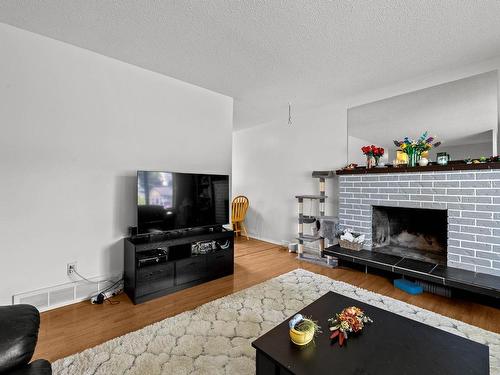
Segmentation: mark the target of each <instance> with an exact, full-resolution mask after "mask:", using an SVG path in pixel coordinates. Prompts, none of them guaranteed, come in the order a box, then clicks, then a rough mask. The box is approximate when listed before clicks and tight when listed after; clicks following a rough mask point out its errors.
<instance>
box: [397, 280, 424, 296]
mask: <svg viewBox="0 0 500 375" xmlns="http://www.w3.org/2000/svg"><path fill="white" fill-rule="evenodd" d="M394 286H395V287H396V288H398V289H401V290H402V291H403V292H406V293H408V294H414V295H415V294H422V292H423V291H424V290H423V288H422V287H421V286H420V285H418V284H417V283H414V282H411V281H409V280H406V279H396V280H394Z"/></svg>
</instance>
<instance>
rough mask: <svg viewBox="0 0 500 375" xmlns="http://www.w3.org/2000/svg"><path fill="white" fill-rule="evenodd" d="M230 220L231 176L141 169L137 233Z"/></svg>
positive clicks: (227, 221) (207, 225)
mask: <svg viewBox="0 0 500 375" xmlns="http://www.w3.org/2000/svg"><path fill="white" fill-rule="evenodd" d="M227 223H229V176H227V175H214V174H194V173H177V172H155V171H138V172H137V233H138V234H146V233H151V234H153V233H159V232H167V231H172V230H180V229H190V228H199V227H209V226H219V225H224V224H227Z"/></svg>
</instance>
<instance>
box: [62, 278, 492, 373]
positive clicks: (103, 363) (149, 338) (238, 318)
mask: <svg viewBox="0 0 500 375" xmlns="http://www.w3.org/2000/svg"><path fill="white" fill-rule="evenodd" d="M330 290H331V291H333V292H337V293H340V294H343V295H345V296H347V297H351V298H354V299H356V300H359V301H363V302H366V303H368V304H370V305H373V306H377V307H379V308H382V309H385V310H388V311H392V312H394V313H397V314H400V315H402V316H405V317H407V318H410V319H414V320H417V321H419V322H423V323H426V324H429V325H431V326H434V327H438V328H440V329H442V330H445V331H448V332H451V333H453V334H456V335H459V336H463V337H467V338H469V339H471V340H474V341H477V342H480V343H483V344H486V345H488V346H489V347H490V366H491V373H492V374H499V373H500V335H498V334H495V333H493V332H489V331H485V330H483V329H480V328H477V327H473V326H471V325H469V324H466V323H462V322H460V321H457V320H453V319H450V318H447V317H444V316H442V315H439V314H436V313H433V312H430V311H427V310H424V309H421V308H419V307H416V306H413V305H409V304H407V303H404V302H401V301H397V300H394V299H392V298H389V297H385V296H382V295H380V294H377V293H373V292H369V291H366V290H364V289H360V288H357V287H355V286H353V285H350V284H346V283H344V282H340V281H335V280H332V279H330V278H328V277H326V276H322V275H317V274H315V273H312V272H308V271H305V270H302V269H298V270H295V271H292V272H289V273H287V274H284V275H281V276H279V277H276V278H274V279H271V280H269V281H266V282H264V283H261V284H258V285H255V286H253V287H251V288H248V289H245V290H242V291H240V292H238V293H235V294H232V295H229V296H227V297H223V298H220V299H218V300H216V301H213V302H209V303H206V304H204V305H202V306H200V307H198V308H196V309H195V310H193V311H187V312H184V313H182V314H179V315H177V316H174V317H172V318H168V319H165V320H163V321H161V322H158V323H155V324H152V325H150V326H147V327H145V328H143V329H141V330H138V331H136V332H132V333H129V334H127V335H124V336H122V337H118V338H116V339H113V340H110V341H108V342H105V343H104V344H102V345H99V346H96V347H94V348H91V349H88V350H85V351H84V352H81V353H78V354H75V355H72V356H70V357H66V358H63V359H61V360H59V361H57V362H55V363H54V364H53V365H52V368H53V371H54V373H55V374H86V375H91V374H147V375H150V374H151V375H153V374H175V375H182V374H255V351H254V349H253V348H252V347H251V345H250V344H251V342H252V341H253V340H254V339H256V338H257V337H259V336H260V335H262V334H263V333H265V332H266V331H268V330H270V329H271V328H273V327H274V326H276V325H277V324H279V323H280V322H282V321H283V320H285V319H287V318H288V317H289V316H291V315H293V314H294V313H296V312H297V310H300V309H302V308H303V307H305V306H306V305H308V304H309V303H311V302H313V301H314V300H315V299H317V298H319V297H320V296H322V295H323V294H325V293H326V292H327V291H330Z"/></svg>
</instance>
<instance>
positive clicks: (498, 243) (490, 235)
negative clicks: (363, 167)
mask: <svg viewBox="0 0 500 375" xmlns="http://www.w3.org/2000/svg"><path fill="white" fill-rule="evenodd" d="M373 206H391V207H405V208H423V209H432V210H447V216H448V231H447V234H448V241H447V242H448V247H447V265H448V266H449V267H456V268H462V269H467V270H471V271H475V272H480V273H487V274H492V275H497V276H500V169H495V170H464V171H446V172H444V171H443V172H441V171H440V172H401V173H369V172H368V173H367V174H353V175H341V176H339V224H340V226H341V228H352V229H353V230H354V231H356V232H360V233H364V234H365V235H366V237H367V241H366V243H365V248H366V249H367V250H372V211H373ZM431 220H432V218H431Z"/></svg>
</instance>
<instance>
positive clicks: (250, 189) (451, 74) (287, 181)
mask: <svg viewBox="0 0 500 375" xmlns="http://www.w3.org/2000/svg"><path fill="white" fill-rule="evenodd" d="M499 68H500V57H498V58H495V59H491V60H488V61H484V62H480V63H477V64H472V65H468V66H464V67H449V68H448V69H445V70H442V71H439V72H435V73H432V74H429V75H426V76H422V77H416V78H414V79H411V80H407V81H404V82H398V83H395V84H392V85H388V86H386V87H382V88H379V89H374V90H369V91H366V92H363V93H360V94H359V95H356V96H353V97H351V98H337V99H335V98H334V99H332V100H331V102H330V103H331V104H327V105H325V106H321V107H319V108H317V109H315V110H310V111H307V112H304V113H299V114H297V115H295V119H294V121H293V125H292V127H288V126H287V124H286V123H287V119H286V118H283V119H281V120H280V121H273V122H269V123H266V124H262V125H259V126H256V127H253V128H248V129H245V130H241V131H237V132H235V133H234V134H233V195H235V194H244V195H247V196H248V197H249V199H250V210H249V213H248V216H247V225H248V227H249V230H250V232H251V234H252V235H253V236H255V237H257V238H262V239H266V240H270V241H273V242H276V243H280V242H281V241H282V240H291V239H293V238H294V237H295V235H296V231H297V227H296V216H297V214H296V203H295V199H294V195H295V194H300V193H302V194H307V193H316V192H317V191H318V187H317V185H316V183H315V181H316V180H313V179H312V178H311V172H312V171H313V170H320V169H338V168H340V167H343V166H344V165H345V164H346V161H347V109H348V108H351V107H355V106H358V105H361V104H366V103H370V102H373V101H376V100H381V99H385V98H389V97H392V96H395V95H400V94H404V93H407V92H412V91H415V90H420V89H423V88H426V87H432V86H435V85H439V84H442V83H445V82H450V81H454V80H457V79H460V78H465V77H470V76H472V75H475V74H480V73H485V72H489V71H492V70H496V69H499ZM499 101H500V98H499ZM498 136H499V142H500V132H499V133H498ZM360 152H361V151H360ZM337 183H338V181H337V180H335V181H331V180H329V181H327V190H328V192H327V194H328V195H329V196H330V197H331V198H330V199H329V206H328V207H327V214H334V215H336V212H337V210H336V207H337V206H338V199H337V189H338V185H337Z"/></svg>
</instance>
